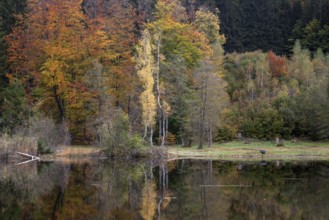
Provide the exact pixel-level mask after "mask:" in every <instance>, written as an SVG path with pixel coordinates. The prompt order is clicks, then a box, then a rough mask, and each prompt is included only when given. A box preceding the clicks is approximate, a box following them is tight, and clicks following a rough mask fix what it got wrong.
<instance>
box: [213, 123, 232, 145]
mask: <svg viewBox="0 0 329 220" xmlns="http://www.w3.org/2000/svg"><path fill="white" fill-rule="evenodd" d="M235 133H236V132H235V130H234V129H232V128H230V127H228V126H223V127H220V128H219V129H218V132H217V135H216V137H215V141H216V142H227V141H232V140H234V139H235Z"/></svg>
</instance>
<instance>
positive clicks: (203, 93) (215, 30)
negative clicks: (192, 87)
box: [194, 9, 227, 149]
mask: <svg viewBox="0 0 329 220" xmlns="http://www.w3.org/2000/svg"><path fill="white" fill-rule="evenodd" d="M194 25H195V27H196V28H197V30H198V31H200V32H201V33H204V34H205V35H206V36H207V38H208V39H209V43H210V44H211V49H212V53H211V54H210V55H208V56H206V57H205V58H203V60H202V61H201V62H200V68H198V69H197V71H196V72H195V78H196V81H197V83H198V84H197V88H198V90H199V117H198V118H199V126H198V127H199V130H198V133H199V149H202V148H203V141H204V134H205V133H207V134H208V135H207V136H208V138H207V139H208V146H209V147H211V145H212V141H213V134H214V130H215V128H216V127H218V123H219V115H220V112H221V109H222V108H223V107H224V106H225V103H226V102H227V99H226V98H225V97H226V91H225V83H224V81H223V79H222V74H223V66H222V64H223V49H222V44H223V43H224V42H225V38H224V36H223V35H220V22H219V19H218V17H217V16H216V15H215V14H213V13H211V12H210V11H208V10H205V9H201V10H200V11H197V12H196V18H195V21H194Z"/></svg>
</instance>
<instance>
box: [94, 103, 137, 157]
mask: <svg viewBox="0 0 329 220" xmlns="http://www.w3.org/2000/svg"><path fill="white" fill-rule="evenodd" d="M98 137H99V138H98V140H97V141H96V144H97V145H99V146H101V147H105V148H107V149H108V150H109V152H110V154H112V155H122V154H126V153H129V152H132V151H133V150H136V149H138V148H140V147H142V146H143V140H142V138H141V137H139V136H138V135H133V134H131V132H130V124H129V118H128V115H127V114H126V113H124V112H123V111H122V110H121V109H117V110H115V111H113V112H111V113H110V115H109V117H108V118H107V119H104V120H103V124H102V125H101V126H100V127H99V128H98Z"/></svg>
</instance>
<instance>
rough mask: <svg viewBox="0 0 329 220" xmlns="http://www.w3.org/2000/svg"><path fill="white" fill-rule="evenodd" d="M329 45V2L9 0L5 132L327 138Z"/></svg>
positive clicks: (77, 136) (3, 57)
mask: <svg viewBox="0 0 329 220" xmlns="http://www.w3.org/2000/svg"><path fill="white" fill-rule="evenodd" d="M328 52H329V0H318V1H314V0H313V1H311V0H303V1H302V0H300V1H299V0H279V1H277V0H268V1H263V0H248V1H242V0H208V1H202V0H157V1H155V0H84V1H82V0H68V1H59V0H19V1H14V0H3V1H1V2H0V84H1V87H0V117H1V120H0V130H1V132H2V133H3V134H5V133H6V134H8V135H16V134H17V132H18V131H22V130H24V129H25V130H24V132H25V133H24V134H28V135H30V136H31V135H32V136H33V135H34V134H33V132H31V128H33V129H32V130H37V129H36V128H38V127H39V130H40V129H41V130H47V132H48V134H49V133H53V132H54V131H53V130H57V131H56V132H57V133H56V134H58V135H57V136H63V137H64V136H65V137H67V136H66V135H62V134H64V133H68V134H69V136H70V137H71V139H72V142H73V143H79V144H90V143H97V144H100V145H106V146H109V147H111V148H112V149H116V150H121V149H124V148H127V147H136V146H140V145H143V144H149V145H153V144H156V145H161V146H164V145H173V144H181V145H184V146H190V145H191V144H193V143H198V144H199V146H200V147H203V145H204V142H207V144H208V145H209V146H211V145H212V142H213V141H229V140H232V139H235V138H236V137H237V134H241V135H242V136H243V137H248V138H257V139H272V138H275V137H282V138H286V139H291V138H310V139H313V140H318V139H327V138H328V136H329V56H328V55H327V53H328ZM45 128H47V129H45ZM50 128H51V129H53V130H51V129H50ZM26 130H29V131H30V132H26ZM58 130H62V131H58ZM44 132H45V131H44ZM37 133H38V134H39V133H40V131H39V132H37ZM44 136H47V135H44ZM42 141H43V142H44V141H46V140H42ZM42 141H41V142H42ZM47 141H48V143H47V144H48V145H49V140H47ZM41 142H40V145H42V144H41ZM52 143H55V142H52ZM56 143H57V142H56ZM47 144H46V145H47Z"/></svg>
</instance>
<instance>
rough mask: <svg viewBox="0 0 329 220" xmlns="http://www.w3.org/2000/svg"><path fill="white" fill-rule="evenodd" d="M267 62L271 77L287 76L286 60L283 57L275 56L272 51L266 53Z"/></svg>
mask: <svg viewBox="0 0 329 220" xmlns="http://www.w3.org/2000/svg"><path fill="white" fill-rule="evenodd" d="M267 57H268V62H269V66H270V71H271V73H272V77H277V78H280V77H283V76H286V75H287V64H286V62H287V60H286V58H285V57H281V56H277V55H276V54H275V53H274V52H273V51H270V52H268V55H267Z"/></svg>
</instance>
